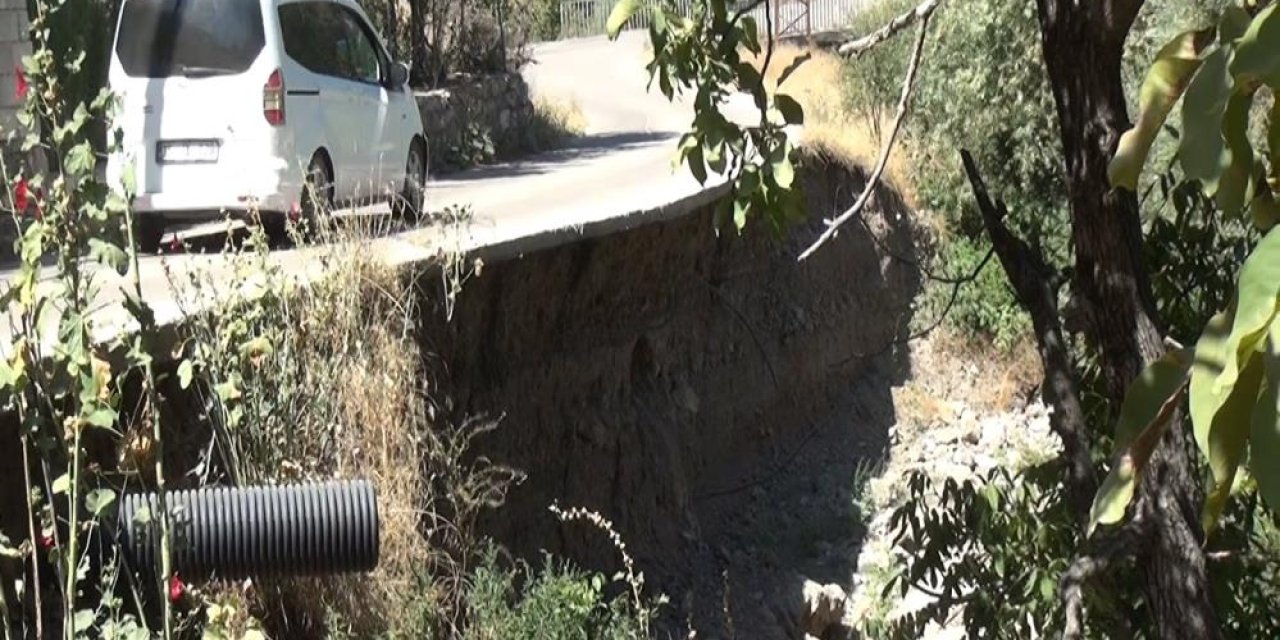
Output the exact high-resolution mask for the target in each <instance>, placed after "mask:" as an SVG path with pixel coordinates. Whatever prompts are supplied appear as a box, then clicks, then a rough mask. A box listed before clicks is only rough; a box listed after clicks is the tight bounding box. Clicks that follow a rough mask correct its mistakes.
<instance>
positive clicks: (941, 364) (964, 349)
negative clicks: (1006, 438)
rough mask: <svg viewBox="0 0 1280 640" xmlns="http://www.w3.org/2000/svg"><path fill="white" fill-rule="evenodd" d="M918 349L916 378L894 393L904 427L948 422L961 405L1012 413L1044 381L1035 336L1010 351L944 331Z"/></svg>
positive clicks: (915, 352)
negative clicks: (1033, 339)
mask: <svg viewBox="0 0 1280 640" xmlns="http://www.w3.org/2000/svg"><path fill="white" fill-rule="evenodd" d="M914 346H915V348H914V349H913V351H912V370H913V376H912V379H911V380H910V381H909V382H908V383H907V384H905V385H903V386H902V387H898V388H895V389H894V408H895V410H896V413H897V417H898V421H899V422H900V423H909V424H916V425H921V426H928V425H936V424H945V423H947V422H950V421H952V420H954V419H955V417H956V415H955V403H956V402H957V401H961V402H963V403H964V404H965V405H966V406H968V407H970V408H972V409H974V410H977V411H979V412H982V413H999V412H1004V411H1010V410H1012V409H1015V408H1016V407H1017V406H1019V405H1020V404H1022V403H1024V402H1025V401H1026V398H1027V394H1028V392H1029V391H1031V390H1033V389H1035V388H1036V386H1037V385H1039V383H1040V380H1041V378H1042V377H1043V370H1042V368H1041V365H1040V357H1039V355H1038V354H1037V353H1036V349H1035V345H1034V344H1033V342H1032V340H1031V338H1030V337H1028V338H1026V339H1024V340H1021V341H1019V342H1018V343H1016V344H1015V345H1014V346H1013V347H1012V348H1010V349H1008V350H1005V349H1001V348H1000V347H998V346H996V345H995V344H993V343H991V342H990V341H979V340H973V339H970V338H966V337H964V336H963V335H961V334H960V333H958V332H955V331H949V330H947V329H946V328H945V327H940V328H938V329H937V330H935V331H934V332H933V333H932V334H930V335H929V337H928V338H927V339H923V340H920V341H918V342H916V343H915V345H914Z"/></svg>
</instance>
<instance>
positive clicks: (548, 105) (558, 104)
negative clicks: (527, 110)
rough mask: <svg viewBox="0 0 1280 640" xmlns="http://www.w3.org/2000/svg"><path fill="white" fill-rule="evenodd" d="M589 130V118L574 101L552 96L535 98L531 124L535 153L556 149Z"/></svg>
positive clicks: (537, 96) (536, 96)
mask: <svg viewBox="0 0 1280 640" xmlns="http://www.w3.org/2000/svg"><path fill="white" fill-rule="evenodd" d="M586 130H587V118H586V116H584V115H583V114H582V108H581V107H579V106H578V103H577V102H576V101H574V100H562V99H559V98H554V97H550V96H543V95H535V96H534V97H533V121H532V122H531V123H530V134H531V138H532V146H533V147H534V150H535V151H544V150H548V149H555V148H558V147H561V146H564V144H565V143H566V142H567V141H568V140H571V139H573V138H576V137H579V136H581V135H582V134H583V133H585V132H586Z"/></svg>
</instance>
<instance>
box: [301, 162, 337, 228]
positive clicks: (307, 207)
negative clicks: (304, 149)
mask: <svg viewBox="0 0 1280 640" xmlns="http://www.w3.org/2000/svg"><path fill="white" fill-rule="evenodd" d="M332 219H333V172H332V170H330V168H329V163H328V162H326V161H325V159H324V156H322V155H320V154H316V156H315V157H314V158H312V159H311V165H310V166H308V167H307V179H306V182H305V183H304V184H303V186H302V220H301V222H302V223H303V224H304V225H306V229H304V230H303V232H304V233H303V235H304V236H307V237H311V236H314V235H315V234H316V233H318V232H320V231H321V230H323V229H327V228H328V226H329V223H330V222H331V221H332Z"/></svg>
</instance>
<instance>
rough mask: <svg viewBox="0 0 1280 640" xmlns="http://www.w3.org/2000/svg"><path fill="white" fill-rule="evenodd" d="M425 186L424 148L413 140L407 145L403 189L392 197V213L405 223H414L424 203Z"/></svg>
mask: <svg viewBox="0 0 1280 640" xmlns="http://www.w3.org/2000/svg"><path fill="white" fill-rule="evenodd" d="M426 184H427V150H426V146H425V145H423V144H422V141H421V140H414V141H413V144H411V145H409V159H408V160H406V161H405V165H404V187H403V189H401V191H400V194H399V195H398V196H393V198H394V201H393V202H392V205H391V211H392V213H394V214H395V216H396V217H397V218H400V219H401V220H404V221H405V222H408V223H410V224H413V223H416V222H417V221H418V219H419V218H420V217H421V216H422V208H423V206H424V205H425V203H426Z"/></svg>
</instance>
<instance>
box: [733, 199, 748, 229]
mask: <svg viewBox="0 0 1280 640" xmlns="http://www.w3.org/2000/svg"><path fill="white" fill-rule="evenodd" d="M750 209H751V198H749V197H747V198H743V197H738V198H734V200H733V226H735V227H737V229H738V231H742V230H743V229H744V228H746V226H747V212H748V211H749V210H750Z"/></svg>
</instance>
